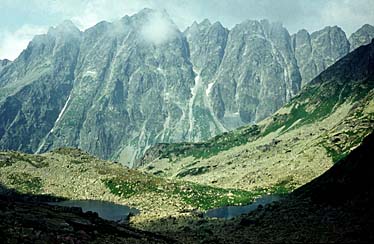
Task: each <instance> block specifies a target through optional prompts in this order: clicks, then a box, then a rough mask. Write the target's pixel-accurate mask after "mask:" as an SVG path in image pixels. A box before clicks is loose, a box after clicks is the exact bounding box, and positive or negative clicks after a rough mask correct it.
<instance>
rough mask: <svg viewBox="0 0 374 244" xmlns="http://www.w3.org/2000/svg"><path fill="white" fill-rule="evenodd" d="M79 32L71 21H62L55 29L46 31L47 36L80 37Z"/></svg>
mask: <svg viewBox="0 0 374 244" xmlns="http://www.w3.org/2000/svg"><path fill="white" fill-rule="evenodd" d="M80 34H81V31H80V30H79V29H78V27H77V26H76V25H75V24H74V23H73V22H72V21H71V20H64V21H63V22H62V23H60V24H59V25H57V26H56V27H51V28H49V30H48V35H52V36H57V35H58V36H64V37H66V36H80Z"/></svg>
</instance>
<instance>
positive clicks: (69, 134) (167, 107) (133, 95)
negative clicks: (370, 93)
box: [0, 9, 374, 166]
mask: <svg viewBox="0 0 374 244" xmlns="http://www.w3.org/2000/svg"><path fill="white" fill-rule="evenodd" d="M373 29H374V28H373V27H372V26H370V25H364V26H363V27H362V28H361V29H359V30H358V31H357V32H355V33H353V34H352V35H351V37H350V38H349V39H348V38H347V37H346V34H345V33H344V31H343V30H342V29H340V28H339V27H337V26H334V27H326V28H324V29H322V30H320V31H316V32H314V33H308V32H307V31H306V30H301V31H299V32H297V33H296V34H294V35H290V34H289V32H288V31H287V29H286V28H284V27H283V26H282V25H281V24H279V23H271V22H269V21H267V20H261V21H253V20H248V21H244V22H243V23H241V24H238V25H236V26H235V27H233V28H232V29H227V28H225V27H223V26H222V25H221V24H220V23H219V22H216V23H214V24H211V23H210V22H209V21H208V20H204V21H203V22H201V23H196V22H195V23H193V24H192V25H191V26H190V27H188V28H187V29H186V30H185V31H184V32H182V31H180V30H179V29H178V27H177V26H176V25H175V24H174V23H173V21H172V20H171V19H170V18H169V16H168V15H167V13H165V12H159V11H154V10H150V9H144V10H142V11H141V12H139V13H137V14H135V15H133V16H125V17H123V18H122V19H120V20H118V21H116V22H113V23H109V22H105V21H103V22H100V23H98V24H97V25H95V26H94V27H91V28H89V29H87V30H85V31H84V32H82V31H80V30H79V29H78V28H77V27H75V26H74V24H73V23H72V22H70V21H65V22H64V23H62V24H61V25H59V26H57V27H56V28H50V30H49V31H48V33H47V34H45V35H39V36H36V37H35V38H34V39H33V40H32V41H31V42H30V43H29V45H28V47H27V48H26V49H25V50H24V51H23V52H22V53H21V54H20V56H19V57H18V58H17V59H16V60H14V61H12V62H10V61H1V62H0V148H1V149H12V150H20V151H24V152H28V153H41V152H46V151H49V150H51V149H54V148H59V147H62V146H70V147H78V148H81V149H84V150H86V151H88V152H90V153H92V154H94V155H97V156H99V157H101V158H103V159H112V160H117V161H119V162H121V163H123V164H126V165H130V166H136V165H137V164H138V160H139V159H140V158H141V157H142V156H143V154H144V152H145V151H146V149H148V148H149V147H150V146H152V145H155V144H157V143H165V142H167V143H170V142H200V141H204V140H207V139H208V138H211V137H213V136H216V135H218V134H221V133H224V132H227V131H230V130H232V129H235V128H238V127H240V126H243V125H246V124H251V123H254V122H259V121H261V120H263V119H265V118H266V117H268V116H269V115H271V114H273V113H274V112H276V111H277V110H278V109H279V108H281V107H282V106H283V105H284V104H286V103H287V102H289V101H290V100H291V99H292V98H293V97H295V96H296V95H297V94H298V93H299V92H300V91H301V90H302V89H303V87H304V86H305V85H306V84H308V83H310V81H311V80H312V79H313V78H314V77H316V76H317V75H318V74H320V73H321V72H323V71H324V70H325V69H326V68H327V67H329V66H331V65H332V64H333V63H335V62H336V61H338V60H339V59H340V58H342V57H343V56H345V55H346V54H348V53H349V51H350V50H354V49H355V48H357V47H359V46H361V45H364V44H367V43H369V42H370V40H371V38H373V37H374V32H373Z"/></svg>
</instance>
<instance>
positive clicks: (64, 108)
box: [35, 94, 71, 154]
mask: <svg viewBox="0 0 374 244" xmlns="http://www.w3.org/2000/svg"><path fill="white" fill-rule="evenodd" d="M70 99H71V94H70V95H69V97H68V99H67V100H66V102H65V104H64V106H63V107H62V109H61V111H60V113H59V115H58V117H57V119H56V121H55V123H54V124H53V127H52V129H51V130H50V131H49V132H48V133H47V135H46V136H45V137H44V138H43V140H42V143H41V144H40V146H39V147H38V149H37V150H36V152H35V153H36V154H39V153H40V151H41V150H42V148H43V147H44V145H45V141H46V140H47V138H48V137H49V135H50V134H51V133H53V131H54V128H55V127H56V125H57V123H58V122H59V121H60V120H61V118H62V116H63V115H64V113H65V110H66V108H67V107H68V104H69V102H70Z"/></svg>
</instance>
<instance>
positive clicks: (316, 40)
mask: <svg viewBox="0 0 374 244" xmlns="http://www.w3.org/2000/svg"><path fill="white" fill-rule="evenodd" d="M292 39H293V48H294V50H295V57H296V60H297V64H298V66H299V69H300V73H301V77H302V85H305V84H306V83H308V82H310V81H311V80H312V79H313V78H315V77H316V76H317V75H319V74H320V73H321V72H322V71H324V70H325V69H327V68H328V67H329V66H331V65H332V64H334V63H335V62H336V61H337V60H339V59H340V58H342V57H344V56H345V55H347V54H348V52H349V48H350V44H349V42H348V40H347V37H346V35H345V33H344V31H343V30H342V29H340V28H339V27H337V26H334V27H326V28H324V29H322V30H320V31H316V32H313V33H312V34H309V33H308V32H307V31H306V30H300V31H299V32H297V33H296V34H295V35H293V36H292Z"/></svg>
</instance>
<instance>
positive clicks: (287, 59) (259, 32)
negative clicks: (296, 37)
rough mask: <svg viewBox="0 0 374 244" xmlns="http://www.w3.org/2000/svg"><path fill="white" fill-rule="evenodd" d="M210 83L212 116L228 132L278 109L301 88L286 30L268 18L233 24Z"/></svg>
mask: <svg viewBox="0 0 374 244" xmlns="http://www.w3.org/2000/svg"><path fill="white" fill-rule="evenodd" d="M213 82H214V83H213V85H212V90H211V94H210V97H211V99H212V104H213V109H214V113H215V115H216V116H217V117H218V118H219V119H220V120H221V121H222V123H223V124H224V125H225V126H226V127H228V128H235V127H237V126H238V125H240V124H244V123H250V122H253V121H258V120H261V119H263V118H265V117H266V116H268V115H269V114H271V113H273V112H274V111H276V110H277V109H278V108H279V107H280V106H282V104H284V103H285V102H287V101H288V100H289V99H290V98H291V97H292V96H293V95H295V94H296V93H297V91H298V90H299V89H300V82H301V77H300V73H299V71H298V68H297V64H296V59H295V57H294V55H293V51H292V46H291V38H290V35H289V34H288V31H287V30H286V29H285V28H283V27H282V26H281V25H280V24H271V23H269V22H268V21H266V20H263V21H261V22H259V21H246V22H244V23H242V24H240V25H237V26H235V27H234V28H233V29H232V30H231V31H230V34H229V37H228V41H227V46H226V50H225V55H224V57H223V60H222V63H221V67H220V69H219V71H218V73H217V76H216V77H215V79H214V81H213Z"/></svg>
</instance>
